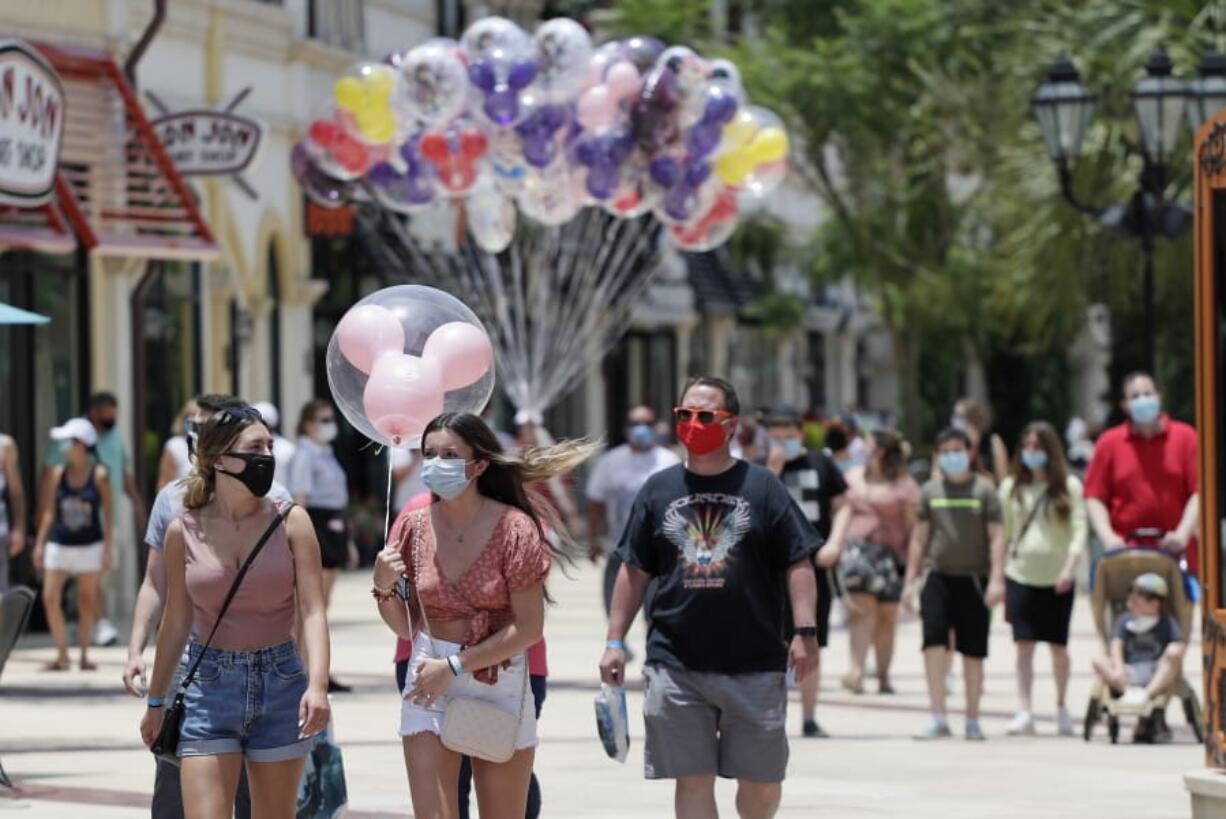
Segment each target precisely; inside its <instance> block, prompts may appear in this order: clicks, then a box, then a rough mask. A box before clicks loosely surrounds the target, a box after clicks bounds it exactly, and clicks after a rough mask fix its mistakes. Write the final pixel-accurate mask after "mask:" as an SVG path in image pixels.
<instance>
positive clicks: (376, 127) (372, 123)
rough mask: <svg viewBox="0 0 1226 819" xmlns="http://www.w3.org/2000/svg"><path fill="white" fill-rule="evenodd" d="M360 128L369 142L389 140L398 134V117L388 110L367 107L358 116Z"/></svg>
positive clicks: (378, 142)
mask: <svg viewBox="0 0 1226 819" xmlns="http://www.w3.org/2000/svg"><path fill="white" fill-rule="evenodd" d="M357 121H358V130H359V131H361V133H362V137H363V138H364V139H366V140H367V141H368V142H374V143H377V144H381V143H384V142H389V141H390V140H391V138H392V137H394V136H395V135H396V119H395V118H394V117H393V116H392V115H391V114H390V113H388V112H387V111H386V110H382V111H381V110H379V109H377V108H373V107H367V108H365V109H363V110H362V112H361V113H360V114H359V115H358V117H357Z"/></svg>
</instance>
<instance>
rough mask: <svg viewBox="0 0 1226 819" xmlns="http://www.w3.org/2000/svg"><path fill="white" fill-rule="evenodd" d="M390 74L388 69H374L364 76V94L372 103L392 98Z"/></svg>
mask: <svg viewBox="0 0 1226 819" xmlns="http://www.w3.org/2000/svg"><path fill="white" fill-rule="evenodd" d="M392 82H393V81H392V72H391V70H390V69H383V68H379V69H375V70H372V71H371V72H370V73H369V74H368V75H367V76H366V93H367V95H368V97H369V99H371V100H373V101H383V100H386V99H390V98H391V96H392Z"/></svg>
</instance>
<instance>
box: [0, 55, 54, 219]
mask: <svg viewBox="0 0 1226 819" xmlns="http://www.w3.org/2000/svg"><path fill="white" fill-rule="evenodd" d="M63 138H64V86H63V83H61V82H60V77H59V75H58V74H56V73H55V69H53V68H52V67H51V64H50V63H48V62H47V60H46V59H45V58H44V57H43V56H42V55H41V54H39V53H38V52H37V51H35V50H34V49H33V48H32V47H31V46H29V45H27V44H26V43H23V42H21V41H20V40H0V204H4V205H17V206H19V207H31V206H36V205H42V204H44V203H46V202H47V201H48V200H50V199H51V192H52V189H53V188H54V187H55V172H56V169H57V168H58V167H59V162H60V145H61V143H62V142H63Z"/></svg>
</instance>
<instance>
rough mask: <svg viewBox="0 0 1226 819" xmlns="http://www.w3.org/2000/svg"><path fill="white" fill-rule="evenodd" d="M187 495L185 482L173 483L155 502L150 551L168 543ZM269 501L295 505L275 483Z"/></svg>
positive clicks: (148, 539)
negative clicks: (169, 532) (170, 531)
mask: <svg viewBox="0 0 1226 819" xmlns="http://www.w3.org/2000/svg"><path fill="white" fill-rule="evenodd" d="M186 494H187V484H185V483H183V481H171V482H170V483H168V484H166V485H165V486H163V487H162V491H160V492H158V495H157V497H156V498H154V500H153V511H151V512H150V513H149V525H148V526H147V527H146V528H145V543H146V544H147V545H148V546H149V548H150V549H161V548H162V546H163V545H165V543H166V530H167V529H169V528H170V522H171V521H172V520H174V519H175V518H177V517H179V515H182V514H183V511H184V507H183V496H184V495H186ZM268 499H269V500H273V501H279V502H281V503H293V502H294V499H293V498H292V497H290V494H289V492H287V491H286V489H285V487H284V486H282V485H281V484H279V483H276V482H274V483H273V485H272V489H269V490H268Z"/></svg>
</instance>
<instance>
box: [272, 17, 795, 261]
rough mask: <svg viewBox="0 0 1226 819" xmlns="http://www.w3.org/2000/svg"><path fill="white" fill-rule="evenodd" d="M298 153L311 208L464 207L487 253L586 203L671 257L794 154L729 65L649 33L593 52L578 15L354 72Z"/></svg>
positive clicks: (738, 206)
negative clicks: (650, 231)
mask: <svg viewBox="0 0 1226 819" xmlns="http://www.w3.org/2000/svg"><path fill="white" fill-rule="evenodd" d="M302 145H303V150H302V151H299V152H295V154H294V158H293V162H294V171H295V176H296V177H297V178H298V179H299V180H300V181H302V184H303V186H304V188H306V189H307V192H308V195H309V196H311V197H312V198H313V199H314V200H315V201H318V202H321V203H325V204H327V205H331V206H339V205H342V204H345V203H346V202H350V201H354V200H358V199H362V198H366V199H373V200H374V201H376V202H377V203H379V204H380V205H382V206H383V207H386V208H389V209H393V210H396V211H400V212H413V211H416V210H418V209H421V208H424V207H430V206H434V205H435V204H436V203H438V202H440V201H446V200H459V201H460V202H461V203H462V204H463V205H464V208H463V211H464V212H465V213H466V214H467V216H468V223H469V228H470V234H471V235H472V236H473V237H474V239H475V240H476V242H477V244H478V245H479V246H480V247H482V248H483V249H485V250H487V251H488V252H491V253H497V252H499V251H500V250H502V249H505V248H506V247H507V245H508V242H509V241H510V239H509V238H508V231H509V232H510V233H511V234H512V235H513V234H514V231H515V226H516V224H517V223H518V221H519V219H518V215H521V214H522V216H524V217H527V218H528V219H531V220H533V221H536V222H539V223H541V224H545V225H562V224H565V223H567V222H568V221H570V220H572V219H574V218H575V217H576V216H577V215H578V214H579V213H580V212H581V211H582V210H583V209H584V208H585V207H599V208H603V209H604V210H606V211H608V212H609V213H611V214H613V215H614V216H615V217H618V218H624V219H632V218H636V217H639V216H643V215H645V214H648V213H651V214H654V215H655V216H656V217H657V218H659V219H660V220H661V221H663V222H665V223H666V224H667V225H668V226H669V230H668V232H667V235H668V236H670V237H671V238H672V239H673V241H674V243H675V244H676V245H677V246H678V247H679V248H681V249H683V250H695V249H710V248H713V247H717V246H718V245H720V244H722V243H723V242H725V241H727V239H728V238H729V237H730V236H731V235H732V233H733V232H734V231H735V229H736V225H737V222H738V220H739V218H740V215H741V214H742V213H743V212H744V210H745V209H746V208H747V207H750V206H752V205H754V204H756V203H759V202H761V201H763V200H764V199H765V198H766V197H767V196H768V195H769V194H770V192H771V191H772V190H774V188H775V187H777V186H778V185H779V184H780V183H781V182H782V180H783V178H784V176H785V175H786V172H787V156H788V149H789V145H788V138H787V132H786V131H785V129H784V128H783V125H782V123H781V122H780V120H779V118H778V117H777V116H775V115H774V114H772V113H771V112H770V111H767V110H765V109H763V108H759V107H756V106H752V105H750V104H749V100H748V99H747V98H746V94H745V91H744V88H743V87H742V84H741V78H740V73H739V71H738V70H737V68H736V66H735V65H734V64H733V63H731V62H729V61H728V60H725V59H707V58H704V57H702V56H701V55H700V54H698V53H697V52H695V51H694V50H693V49H691V48H688V47H686V46H684V45H677V46H673V47H671V48H666V47H665V46H664V44H663V43H661V42H660V41H659V40H656V39H654V38H652V37H646V36H634V37H628V38H626V39H623V40H615V41H612V42H608V43H604V44H602V45H600V46H598V47H597V46H595V45H593V43H592V39H591V36H590V35H589V34H588V32H587V31H586V30H585V29H584V28H583V26H582V25H580V24H579V23H577V22H576V21H574V20H570V19H567V18H555V19H552V20H548V21H546V22H544V23H542V24H541V25H540V26H539V27H538V28H537V29H536V31H535V32H533V33H532V34H529V33H528V32H527V31H525V30H524V29H522V28H520V27H519V26H518V25H516V24H515V23H514V22H512V21H510V20H507V19H504V18H502V17H484V18H482V19H480V20H477V21H475V22H474V23H473V24H472V25H471V26H469V27H468V29H467V30H465V32H464V33H463V35H462V37H461V38H460V40H459V41H458V42H457V41H455V40H450V39H444V38H435V39H432V40H428V41H426V42H424V43H421V44H419V45H416V46H413V47H412V48H409V49H407V50H406V51H403V52H398V53H395V54H391V55H388V57H387V58H386V60H384V62H382V63H370V62H363V63H358V64H357V65H355V66H354V67H353V68H351V69H350V70H349V71H347V72H346V73H345V74H344V75H343V76H342V77H340V78H339V79H338V80H337V81H336V83H335V84H334V85H333V89H332V95H331V97H330V99H328V100H327V101H326V106H325V107H324V109H323V113H322V115H321V116H320V117H318V118H317V119H316V120H315V121H314V122H312V124H311V126H310V128H309V131H308V134H307V138H306V140H305V141H304V142H303V144H302Z"/></svg>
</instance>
